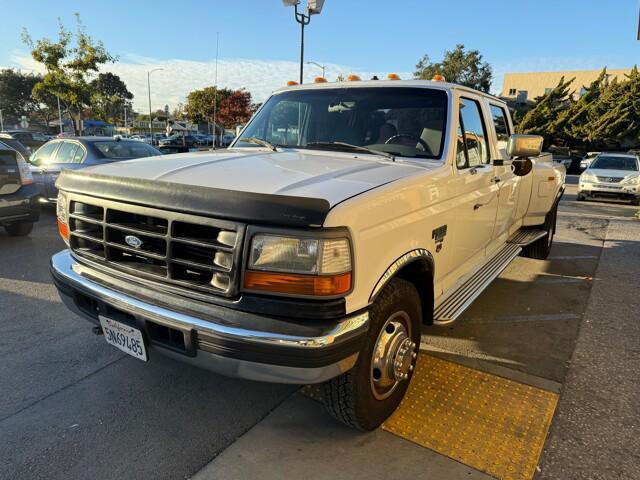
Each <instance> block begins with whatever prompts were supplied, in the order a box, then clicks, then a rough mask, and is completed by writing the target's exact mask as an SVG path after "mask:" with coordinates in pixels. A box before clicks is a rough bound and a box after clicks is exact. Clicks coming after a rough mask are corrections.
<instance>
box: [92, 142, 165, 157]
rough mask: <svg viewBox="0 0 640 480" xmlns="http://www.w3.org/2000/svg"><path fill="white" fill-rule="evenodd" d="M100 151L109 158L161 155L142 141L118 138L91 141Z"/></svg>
mask: <svg viewBox="0 0 640 480" xmlns="http://www.w3.org/2000/svg"><path fill="white" fill-rule="evenodd" d="M93 145H94V146H95V147H96V148H97V149H98V150H99V151H100V153H101V154H102V155H103V156H104V158H107V159H109V160H114V161H115V160H129V159H132V158H142V157H152V156H154V155H161V153H160V152H159V151H158V150H156V149H155V148H153V147H151V146H150V145H147V144H146V143H142V142H136V141H132V142H123V141H121V140H120V141H119V140H107V141H99V142H93Z"/></svg>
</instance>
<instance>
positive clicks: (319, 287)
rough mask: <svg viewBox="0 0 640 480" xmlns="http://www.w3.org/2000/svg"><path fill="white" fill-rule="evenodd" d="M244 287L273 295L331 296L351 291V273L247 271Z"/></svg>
mask: <svg viewBox="0 0 640 480" xmlns="http://www.w3.org/2000/svg"><path fill="white" fill-rule="evenodd" d="M244 287H245V288H247V289H250V290H262V291H264V292H272V293H289V294H292V295H314V296H329V295H340V294H343V293H347V292H348V291H349V290H351V272H347V273H342V274H340V275H296V274H291V273H272V272H256V271H254V270H247V271H246V272H245V274H244Z"/></svg>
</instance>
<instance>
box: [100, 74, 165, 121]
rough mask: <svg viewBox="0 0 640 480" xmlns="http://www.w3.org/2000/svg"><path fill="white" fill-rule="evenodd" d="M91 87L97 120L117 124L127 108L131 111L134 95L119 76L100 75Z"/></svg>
mask: <svg viewBox="0 0 640 480" xmlns="http://www.w3.org/2000/svg"><path fill="white" fill-rule="evenodd" d="M90 87H91V89H92V90H93V93H92V95H91V106H92V110H93V111H94V114H95V116H96V117H97V118H99V119H101V120H104V121H105V122H111V123H115V121H116V120H117V119H118V118H120V117H121V116H122V115H123V109H124V107H125V106H126V107H127V108H128V109H129V111H131V100H132V99H133V94H132V93H131V92H130V91H129V90H128V89H127V86H126V85H125V83H124V82H123V81H122V80H121V79H120V77H119V76H118V75H115V74H113V73H110V72H107V73H100V74H99V75H98V76H97V77H96V78H95V79H93V80H92V81H91V83H90ZM163 113H164V112H163Z"/></svg>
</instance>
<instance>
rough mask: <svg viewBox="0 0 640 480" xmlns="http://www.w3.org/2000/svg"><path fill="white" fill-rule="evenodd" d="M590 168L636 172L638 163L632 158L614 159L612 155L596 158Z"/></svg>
mask: <svg viewBox="0 0 640 480" xmlns="http://www.w3.org/2000/svg"><path fill="white" fill-rule="evenodd" d="M591 168H601V169H603V170H631V171H634V172H637V171H638V161H637V160H636V159H635V158H633V157H615V156H612V155H607V156H601V157H598V158H597V159H596V160H595V161H594V162H593V163H592V164H591Z"/></svg>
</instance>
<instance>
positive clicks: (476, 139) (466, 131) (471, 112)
mask: <svg viewBox="0 0 640 480" xmlns="http://www.w3.org/2000/svg"><path fill="white" fill-rule="evenodd" d="M487 163H489V145H488V143H487V129H486V127H485V125H484V120H483V118H482V112H481V110H480V104H479V103H478V102H477V101H476V100H471V99H469V98H461V99H460V112H459V125H458V144H457V150H456V164H457V166H458V168H469V167H477V166H478V165H483V164H487Z"/></svg>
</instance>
